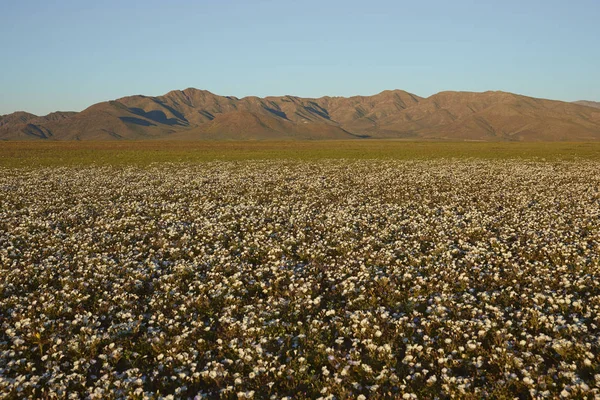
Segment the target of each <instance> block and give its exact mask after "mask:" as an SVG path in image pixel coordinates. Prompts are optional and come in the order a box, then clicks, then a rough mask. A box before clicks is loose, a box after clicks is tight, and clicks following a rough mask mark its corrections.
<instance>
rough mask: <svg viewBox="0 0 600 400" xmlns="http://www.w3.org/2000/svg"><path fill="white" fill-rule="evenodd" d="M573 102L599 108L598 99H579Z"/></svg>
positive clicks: (599, 102)
mask: <svg viewBox="0 0 600 400" xmlns="http://www.w3.org/2000/svg"><path fill="white" fill-rule="evenodd" d="M574 103H575V104H579V105H582V106H588V107H595V108H600V101H589V100H579V101H575V102H574Z"/></svg>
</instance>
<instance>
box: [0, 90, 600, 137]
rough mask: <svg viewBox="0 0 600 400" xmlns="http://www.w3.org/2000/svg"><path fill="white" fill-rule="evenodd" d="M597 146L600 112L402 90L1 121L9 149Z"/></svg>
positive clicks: (200, 97)
mask: <svg viewBox="0 0 600 400" xmlns="http://www.w3.org/2000/svg"><path fill="white" fill-rule="evenodd" d="M358 138H387V139H392V138H394V139H412V140H478V141H597V140H600V103H596V102H589V101H580V102H575V103H567V102H562V101H555V100H546V99H539V98H533V97H527V96H521V95H517V94H513V93H507V92H483V93H475V92H451V91H447V92H440V93H437V94H434V95H432V96H430V97H427V98H424V97H419V96H417V95H414V94H411V93H408V92H405V91H403V90H386V91H383V92H381V93H379V94H376V95H373V96H353V97H320V98H302V97H297V96H279V97H264V98H259V97H253V96H250V97H244V98H237V97H233V96H219V95H216V94H213V93H211V92H209V91H206V90H199V89H193V88H189V89H185V90H182V91H181V90H175V91H171V92H169V93H167V94H165V95H163V96H157V97H151V96H142V95H136V96H129V97H123V98H120V99H117V100H113V101H107V102H102V103H97V104H94V105H92V106H90V107H88V108H87V109H85V110H83V111H81V112H54V113H51V114H48V115H46V116H37V115H34V114H30V113H27V112H22V111H20V112H15V113H12V114H8V115H3V116H0V139H1V140H29V139H33V140H120V139H121V140H122V139H127V140H145V139H181V140H229V139H238V140H264V139H292V140H293V139H299V140H300V139H358Z"/></svg>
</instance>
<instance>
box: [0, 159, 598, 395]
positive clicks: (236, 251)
mask: <svg viewBox="0 0 600 400" xmlns="http://www.w3.org/2000/svg"><path fill="white" fill-rule="evenodd" d="M598 170H600V164H599V163H597V162H591V161H590V162H587V161H581V162H559V163H550V162H547V163H543V162H542V163H537V162H528V161H474V160H471V161H451V160H441V161H408V162H398V161H373V160H369V161H319V162H288V161H265V162H214V163H207V164H201V165H175V164H161V165H155V166H151V167H147V168H140V167H88V168H83V167H69V168H54V169H44V168H41V169H0V397H8V398H80V397H87V398H90V399H95V398H98V399H99V398H139V399H141V398H195V397H196V398H203V397H208V398H215V397H222V398H242V399H248V398H273V399H281V398H286V397H287V398H319V397H320V398H323V399H333V398H338V399H340V398H359V399H367V398H388V397H397V398H404V399H416V398H436V397H437V398H469V397H470V398H513V397H521V398H527V397H534V398H557V397H562V398H594V397H596V398H598V397H599V396H600V174H598Z"/></svg>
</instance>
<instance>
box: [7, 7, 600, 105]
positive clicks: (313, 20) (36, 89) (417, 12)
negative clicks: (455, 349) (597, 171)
mask: <svg viewBox="0 0 600 400" xmlns="http://www.w3.org/2000/svg"><path fill="white" fill-rule="evenodd" d="M187 87H196V88H201V89H207V90H210V91H212V92H214V93H217V94H222V95H234V96H240V97H241V96H246V95H258V96H265V95H284V94H295V95H299V96H314V97H318V96H322V95H340V96H349V95H356V94H363V95H369V94H374V93H378V92H380V91H382V90H384V89H394V88H398V89H404V90H407V91H409V92H412V93H415V94H418V95H421V96H429V95H431V94H433V93H436V92H438V91H442V90H470V91H485V90H504V91H510V92H516V93H521V94H526V95H531V96H536V97H544V98H553V99H560V100H568V101H572V100H578V99H587V100H596V101H598V100H600V1H599V0H573V1H566V0H519V1H517V0H503V1H496V0H479V1H476V0H472V1H467V0H454V1H447V0H429V1H415V0H411V1H403V0H369V1H364V0H363V1H355V0H343V1H329V0H319V1H314V0H305V1H292V0H278V1H270V0H269V1H267V0H213V1H208V0H206V1H178V0H171V1H166V0H159V1H157V0H145V1H133V0H131V1H124V0H119V1H116V0H102V1H99V0H95V1H87V0H63V1H61V0H57V1H47V0H35V1H34V0H12V1H8V0H0V114H6V113H9V112H13V111H15V110H27V111H31V112H33V113H36V114H45V113H48V112H50V111H54V110H75V111H78V110H81V109H83V108H85V107H87V106H88V105H90V104H92V103H96V102H99V101H103V100H109V99H114V98H118V97H122V96H126V95H130V94H146V95H160V94H164V93H166V92H168V91H169V90H172V89H184V88H187Z"/></svg>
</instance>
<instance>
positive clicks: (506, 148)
mask: <svg viewBox="0 0 600 400" xmlns="http://www.w3.org/2000/svg"><path fill="white" fill-rule="evenodd" d="M440 158H456V159H468V158H478V159H535V160H549V161H552V160H575V159H588V160H598V159H600V143H565V142H544V143H541V142H525V143H523V142H520V143H506V142H502V143H489V142H486V143H484V142H405V141H391V140H353V141H300V142H298V141H293V142H292V141H287V142H281V141H280V142H276V141H256V142H247V141H246V142H236V141H214V142H182V141H179V142H168V141H144V142H129V141H127V142H41V143H40V142H0V167H29V166H69V165H91V164H97V165H148V164H151V163H155V162H158V163H160V162H190V163H197V162H205V161H214V160H224V161H236V160H262V159H269V160H277V159H289V160H319V159H399V160H403V159H440Z"/></svg>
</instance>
